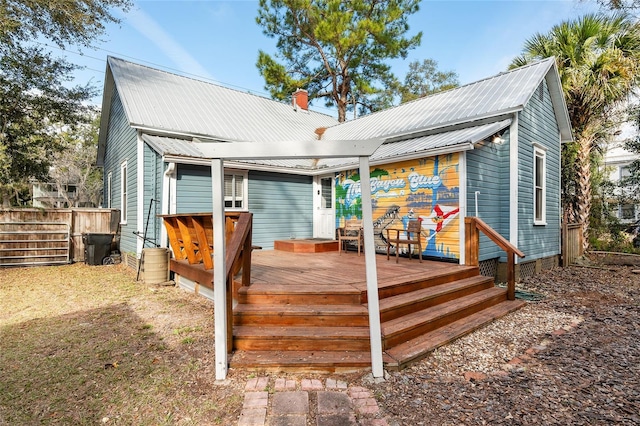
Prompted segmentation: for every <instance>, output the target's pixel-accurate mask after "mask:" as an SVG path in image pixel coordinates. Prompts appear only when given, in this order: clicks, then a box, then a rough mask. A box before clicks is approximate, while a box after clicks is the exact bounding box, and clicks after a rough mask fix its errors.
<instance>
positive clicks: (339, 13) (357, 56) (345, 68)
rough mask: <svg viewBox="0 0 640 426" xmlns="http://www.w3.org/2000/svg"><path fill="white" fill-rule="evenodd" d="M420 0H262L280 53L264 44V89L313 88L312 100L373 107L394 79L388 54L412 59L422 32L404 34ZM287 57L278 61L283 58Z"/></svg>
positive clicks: (342, 108)
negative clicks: (410, 54) (410, 53)
mask: <svg viewBox="0 0 640 426" xmlns="http://www.w3.org/2000/svg"><path fill="white" fill-rule="evenodd" d="M418 4H419V0H369V1H365V0H350V1H339V0H260V5H259V9H258V17H257V18H256V21H257V22H258V24H259V25H261V26H262V27H263V32H264V34H265V35H267V36H268V37H272V38H276V39H277V48H278V51H279V52H278V54H277V55H276V58H273V57H272V56H271V55H269V54H267V53H265V52H264V51H260V52H259V54H258V62H257V67H258V70H259V71H260V74H262V76H263V77H264V79H265V83H266V86H265V88H266V89H267V90H269V92H270V93H271V96H272V97H273V98H275V99H286V98H287V97H288V96H290V95H291V93H292V92H293V91H294V90H295V89H296V88H300V87H302V88H306V89H307V91H308V92H309V95H310V99H318V98H322V99H325V101H326V105H327V106H336V107H337V109H338V120H339V121H341V122H342V121H344V120H345V119H346V112H347V110H350V109H354V108H356V106H360V107H361V108H364V109H371V108H374V107H375V106H374V105H375V102H372V100H375V97H376V94H378V93H380V92H381V91H382V88H381V87H385V86H387V85H390V84H392V83H393V81H394V80H395V77H394V76H393V74H392V73H391V69H390V66H389V65H388V64H386V63H385V60H387V59H393V58H399V57H402V58H405V57H406V56H407V53H408V51H409V50H410V49H412V48H414V47H416V46H418V45H419V44H420V40H421V37H422V33H418V34H416V35H414V36H412V37H405V35H406V33H407V32H408V31H409V25H408V23H407V19H408V17H409V15H411V14H413V13H415V12H417V11H418ZM277 59H279V60H281V61H282V63H281V62H278V60H277Z"/></svg>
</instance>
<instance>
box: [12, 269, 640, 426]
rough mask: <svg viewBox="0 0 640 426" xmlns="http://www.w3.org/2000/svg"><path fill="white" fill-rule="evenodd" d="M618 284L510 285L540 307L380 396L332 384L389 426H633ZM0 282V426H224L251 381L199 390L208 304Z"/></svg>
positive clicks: (126, 282) (123, 279)
mask: <svg viewBox="0 0 640 426" xmlns="http://www.w3.org/2000/svg"><path fill="white" fill-rule="evenodd" d="M636 268H640V266H637V267H636ZM633 269H634V268H633V267H629V266H625V265H624V264H622V265H620V264H618V265H604V266H602V265H596V266H595V267H594V264H589V265H587V266H581V267H570V268H565V269H560V268H557V269H554V270H551V271H548V272H546V273H544V274H541V275H538V276H537V277H535V278H533V279H529V280H526V281H525V282H523V283H521V284H520V285H519V289H520V290H523V291H526V293H524V294H525V296H526V295H528V296H540V295H542V296H545V297H544V298H543V299H542V300H541V301H537V302H531V303H530V304H529V305H528V306H527V307H525V308H524V309H522V310H520V311H518V312H516V313H514V314H511V315H509V316H507V317H505V318H503V319H501V320H499V321H497V322H495V323H494V324H492V325H490V326H488V327H485V328H483V329H482V330H480V331H478V332H476V333H473V334H471V335H469V336H467V337H465V338H463V339H460V340H458V341H457V342H454V343H453V344H451V345H448V346H446V347H443V348H441V349H439V350H437V351H435V352H434V353H433V354H432V355H430V356H429V357H427V358H425V359H424V360H422V361H421V362H419V363H417V364H415V365H414V366H412V367H410V368H408V369H405V370H403V371H400V372H396V373H391V374H389V375H388V377H387V380H386V381H384V382H382V383H374V382H373V381H372V380H370V379H369V375H367V374H366V373H362V374H355V375H354V374H352V375H349V376H342V379H345V380H347V381H348V382H349V383H350V384H353V385H361V386H365V387H367V388H369V389H371V390H372V392H373V393H374V395H375V397H376V398H377V400H378V404H379V406H380V409H381V410H382V413H381V414H383V417H384V418H385V419H386V420H387V422H388V424H389V425H459V424H464V425H467V424H468V425H476V424H478V425H481V424H536V423H537V424H544V425H547V424H562V425H565V424H575V425H580V424H590V425H594V424H598V425H599V424H629V425H631V424H640V414H638V413H640V386H639V383H638V382H639V380H640V379H639V377H640V374H639V373H640V372H639V369H640V339H639V337H640V336H639V334H640V327H639V321H638V317H639V315H638V314H639V312H638V311H639V304H638V302H639V300H640V299H639V298H640V274H634V273H632V270H633ZM0 275H1V276H2V280H1V281H0V424H2V425H4V424H7V425H14V424H26V425H28V424H93V425H95V424H96V423H99V424H123V425H124V424H126V425H130V424H136V425H145V424H148V425H163V424H166V425H169V424H171V425H216V424H222V425H233V424H236V422H237V419H238V416H239V414H240V411H241V408H242V403H243V397H244V394H243V389H244V385H245V383H246V382H247V380H248V379H249V378H252V377H255V376H256V375H258V374H260V373H259V372H258V373H256V372H247V371H234V370H231V371H230V374H229V378H228V380H226V381H225V382H224V383H217V382H216V381H215V369H214V365H215V364H214V358H213V356H214V355H213V353H214V347H213V307H212V304H211V302H209V301H208V300H206V299H204V298H202V297H199V296H195V295H192V294H189V293H187V292H185V291H183V290H180V289H178V288H175V287H156V286H146V285H144V284H142V283H139V282H136V281H135V274H134V273H132V272H131V271H130V270H127V269H125V268H124V267H122V266H120V265H116V266H87V265H82V264H75V265H68V266H62V267H60V266H58V267H39V268H22V269H2V270H0ZM530 298H531V299H534V300H535V299H536V297H530ZM269 376H270V377H272V378H273V377H286V375H284V374H281V375H277V374H269ZM305 377H308V375H307V376H305ZM332 377H336V378H339V379H340V378H341V377H340V376H336V375H332Z"/></svg>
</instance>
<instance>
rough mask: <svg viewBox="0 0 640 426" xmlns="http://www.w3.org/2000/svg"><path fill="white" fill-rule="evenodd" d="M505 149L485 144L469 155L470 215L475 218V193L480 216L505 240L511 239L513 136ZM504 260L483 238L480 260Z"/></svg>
mask: <svg viewBox="0 0 640 426" xmlns="http://www.w3.org/2000/svg"><path fill="white" fill-rule="evenodd" d="M503 138H504V139H505V140H506V141H505V143H504V144H503V145H494V144H492V143H490V142H483V143H481V144H478V145H476V148H475V149H474V150H472V151H467V215H468V216H475V192H476V191H480V194H478V216H479V217H480V218H481V219H482V220H483V221H485V222H486V223H487V224H488V225H489V226H491V227H492V228H493V229H495V230H496V231H498V233H500V234H501V235H502V236H503V237H505V238H507V239H508V238H509V133H508V132H507V133H505V134H504V135H503ZM501 256H503V252H502V250H501V249H500V248H499V247H498V246H496V245H495V244H494V243H493V242H492V241H491V240H490V239H489V238H487V237H486V236H484V235H483V234H481V235H480V260H486V259H492V258H496V257H501Z"/></svg>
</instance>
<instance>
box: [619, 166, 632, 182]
mask: <svg viewBox="0 0 640 426" xmlns="http://www.w3.org/2000/svg"><path fill="white" fill-rule="evenodd" d="M629 176H631V170H630V169H629V166H622V167H620V179H624V178H628V177H629Z"/></svg>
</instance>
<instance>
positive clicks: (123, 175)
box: [120, 161, 127, 224]
mask: <svg viewBox="0 0 640 426" xmlns="http://www.w3.org/2000/svg"><path fill="white" fill-rule="evenodd" d="M120 223H122V224H125V223H127V162H126V161H125V162H123V163H122V164H120Z"/></svg>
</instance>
